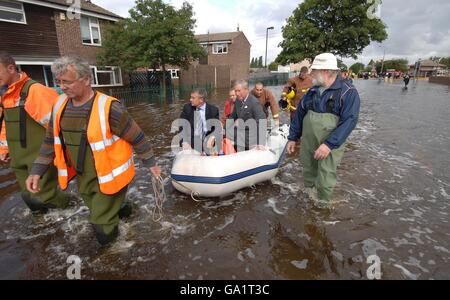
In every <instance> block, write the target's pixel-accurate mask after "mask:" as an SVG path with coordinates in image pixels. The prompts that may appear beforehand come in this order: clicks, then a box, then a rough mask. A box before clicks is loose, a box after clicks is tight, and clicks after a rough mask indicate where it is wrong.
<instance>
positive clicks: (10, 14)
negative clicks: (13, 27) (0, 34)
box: [0, 0, 27, 24]
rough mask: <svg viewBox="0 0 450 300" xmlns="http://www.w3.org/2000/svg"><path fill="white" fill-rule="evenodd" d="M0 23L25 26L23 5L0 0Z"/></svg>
mask: <svg viewBox="0 0 450 300" xmlns="http://www.w3.org/2000/svg"><path fill="white" fill-rule="evenodd" d="M0 21H6V22H12V23H21V24H26V23H27V20H26V18H25V10H24V9H23V4H22V3H18V2H14V1H6V0H0Z"/></svg>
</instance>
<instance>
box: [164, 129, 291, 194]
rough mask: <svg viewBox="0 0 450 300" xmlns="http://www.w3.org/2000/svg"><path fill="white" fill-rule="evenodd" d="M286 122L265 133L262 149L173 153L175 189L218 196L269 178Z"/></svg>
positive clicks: (273, 173) (280, 149)
mask: <svg viewBox="0 0 450 300" xmlns="http://www.w3.org/2000/svg"><path fill="white" fill-rule="evenodd" d="M288 134H289V126H288V125H283V126H281V127H278V128H275V129H273V130H272V131H271V132H270V133H269V134H268V135H267V143H266V147H265V148H266V149H265V150H257V149H252V150H250V151H245V152H240V153H235V154H231V155H224V156H201V155H200V153H198V152H197V151H194V150H187V151H182V152H180V153H178V154H177V156H176V157H175V160H174V163H173V167H172V176H171V177H172V184H173V186H174V187H175V189H177V190H178V191H180V192H182V193H184V194H187V195H191V196H196V197H221V196H225V195H228V194H231V193H233V192H236V191H238V190H241V189H244V188H247V187H251V186H254V185H255V184H257V183H260V182H264V181H267V180H270V179H272V178H273V177H275V176H276V174H277V173H278V168H279V167H280V164H281V162H282V160H283V159H284V155H285V152H286V147H287V142H288V139H287V137H288Z"/></svg>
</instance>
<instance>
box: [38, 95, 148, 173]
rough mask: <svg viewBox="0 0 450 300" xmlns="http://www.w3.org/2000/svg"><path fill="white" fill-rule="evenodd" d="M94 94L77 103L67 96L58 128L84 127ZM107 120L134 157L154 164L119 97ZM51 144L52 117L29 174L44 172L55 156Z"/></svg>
mask: <svg viewBox="0 0 450 300" xmlns="http://www.w3.org/2000/svg"><path fill="white" fill-rule="evenodd" d="M94 97H95V95H94ZM94 97H93V98H92V99H91V100H89V101H88V102H87V103H85V104H83V105H82V106H78V107H75V106H73V104H72V100H69V102H68V103H67V106H66V109H65V110H64V115H63V117H62V118H61V129H62V130H63V131H80V128H85V127H86V119H87V118H88V115H89V113H90V111H91V106H92V101H93V100H94ZM109 124H110V127H111V131H112V133H113V134H114V135H116V136H118V137H120V138H122V139H124V140H125V141H127V142H128V143H130V144H131V145H132V146H133V148H134V151H135V152H136V154H137V157H138V158H139V159H141V160H142V162H143V164H144V166H145V167H150V166H154V165H155V159H154V157H153V150H152V147H151V145H150V143H149V141H148V140H147V139H146V137H145V134H144V132H143V131H142V129H141V128H140V127H139V125H137V123H136V122H135V121H134V120H133V119H132V117H131V116H130V114H129V113H128V111H127V110H126V108H125V107H124V106H123V105H122V103H120V102H119V101H113V102H112V104H111V109H110V113H109ZM53 144H54V136H53V120H50V122H49V126H48V129H47V133H46V136H45V139H44V143H43V144H42V146H41V149H40V151H39V156H38V157H37V159H36V160H35V161H34V163H33V167H32V168H31V172H30V174H31V175H39V176H43V175H44V174H45V172H47V170H48V168H49V166H50V165H51V164H52V163H53V160H54V158H55V149H54V145H53Z"/></svg>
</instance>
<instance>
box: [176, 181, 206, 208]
mask: <svg viewBox="0 0 450 300" xmlns="http://www.w3.org/2000/svg"><path fill="white" fill-rule="evenodd" d="M169 177H170V176H169ZM170 179H172V181H174V182H176V183H177V184H179V185H181V186H182V187H183V188H185V189H186V190H188V191H190V192H191V198H192V200H194V201H195V202H197V203H201V202H205V201H202V200H199V199H197V197H199V196H200V195H199V193H197V192H195V191H193V190H191V189H190V188H188V187H187V186H185V185H184V184H182V183H181V182H179V181H177V180H175V179H173V178H172V177H170Z"/></svg>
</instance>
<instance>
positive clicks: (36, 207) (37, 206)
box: [21, 193, 56, 214]
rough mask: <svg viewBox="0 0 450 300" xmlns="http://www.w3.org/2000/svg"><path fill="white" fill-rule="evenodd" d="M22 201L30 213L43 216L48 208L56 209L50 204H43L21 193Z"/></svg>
mask: <svg viewBox="0 0 450 300" xmlns="http://www.w3.org/2000/svg"><path fill="white" fill-rule="evenodd" d="M21 196H22V199H23V201H24V202H25V204H26V205H27V206H28V208H29V209H30V210H31V212H32V213H42V214H45V213H47V212H48V210H49V209H50V208H56V207H55V206H54V205H52V204H44V203H42V202H41V201H39V199H36V198H34V197H32V196H31V195H30V194H28V193H21Z"/></svg>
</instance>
